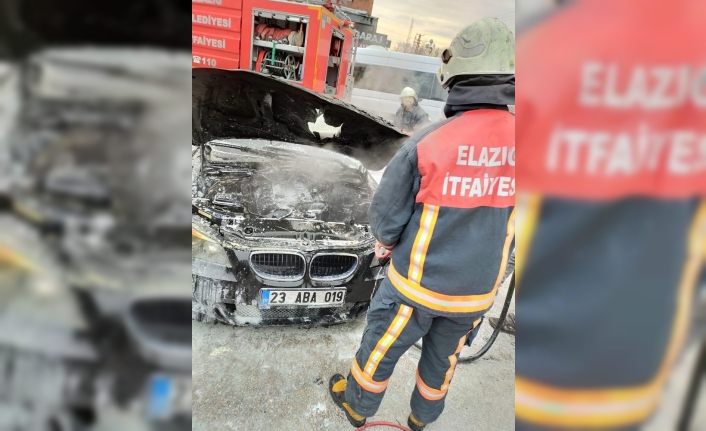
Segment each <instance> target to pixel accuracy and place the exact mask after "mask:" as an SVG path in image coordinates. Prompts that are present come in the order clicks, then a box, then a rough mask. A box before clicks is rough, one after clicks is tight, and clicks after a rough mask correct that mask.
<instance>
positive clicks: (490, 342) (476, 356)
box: [414, 270, 515, 364]
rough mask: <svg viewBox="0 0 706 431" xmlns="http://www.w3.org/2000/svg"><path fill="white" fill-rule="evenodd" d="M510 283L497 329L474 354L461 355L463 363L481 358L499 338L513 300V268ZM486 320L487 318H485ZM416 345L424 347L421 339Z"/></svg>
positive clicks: (460, 358) (459, 359)
mask: <svg viewBox="0 0 706 431" xmlns="http://www.w3.org/2000/svg"><path fill="white" fill-rule="evenodd" d="M510 277H511V278H510V284H509V285H508V288H507V294H506V295H505V303H504V304H503V308H502V311H500V316H499V317H498V323H497V324H496V325H495V329H493V333H492V334H491V335H490V338H488V341H486V342H485V344H484V345H483V347H481V348H480V350H478V352H477V353H474V354H472V355H471V356H464V357H459V358H458V362H459V363H462V364H468V363H471V362H473V361H475V360H477V359H480V358H481V357H482V356H483V355H485V354H486V353H487V352H488V350H490V348H491V347H492V346H493V343H495V339H496V338H498V334H499V333H500V328H502V327H503V325H504V324H505V319H506V318H507V313H508V310H509V309H510V303H511V302H512V296H513V294H514V292H515V271H514V270H513V271H512V273H511V275H510ZM483 320H485V319H483ZM481 324H482V322H481V323H480V324H479V325H478V326H477V327H476V328H475V329H474V331H475V330H478V328H480V325H481ZM414 346H415V347H417V348H418V349H421V348H422V343H421V342H420V341H417V342H416V343H414Z"/></svg>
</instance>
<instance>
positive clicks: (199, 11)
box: [192, 0, 354, 98]
mask: <svg viewBox="0 0 706 431" xmlns="http://www.w3.org/2000/svg"><path fill="white" fill-rule="evenodd" d="M353 38H354V34H353V29H352V24H351V23H350V21H348V20H346V19H344V18H342V17H340V16H336V14H334V13H333V12H332V11H330V10H329V9H327V8H326V7H324V6H321V5H313V4H308V3H297V2H292V1H282V0H192V66H193V67H212V68H218V69H245V70H254V71H258V72H263V73H267V74H271V75H275V76H280V77H283V78H285V79H287V80H289V81H292V82H295V83H298V84H300V85H302V86H304V87H307V88H309V89H311V90H314V91H316V92H319V93H324V94H331V95H334V96H336V97H338V98H346V97H347V94H348V90H349V88H350V81H351V78H350V77H351V73H350V72H351V67H352V64H351V57H352V50H353Z"/></svg>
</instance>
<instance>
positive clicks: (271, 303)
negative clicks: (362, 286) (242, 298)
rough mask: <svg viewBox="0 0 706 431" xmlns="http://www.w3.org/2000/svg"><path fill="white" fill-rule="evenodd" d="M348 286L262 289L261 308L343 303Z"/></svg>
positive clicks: (325, 305)
mask: <svg viewBox="0 0 706 431" xmlns="http://www.w3.org/2000/svg"><path fill="white" fill-rule="evenodd" d="M345 298H346V288H345V287H340V288H334V289H261V290H260V308H265V309H266V308H270V307H290V308H293V307H330V306H336V305H342V304H343V302H344V300H345Z"/></svg>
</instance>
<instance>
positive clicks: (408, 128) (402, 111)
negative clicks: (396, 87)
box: [395, 87, 429, 133]
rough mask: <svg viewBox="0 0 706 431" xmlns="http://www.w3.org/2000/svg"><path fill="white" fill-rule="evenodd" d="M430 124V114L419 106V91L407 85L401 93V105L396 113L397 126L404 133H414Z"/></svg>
mask: <svg viewBox="0 0 706 431" xmlns="http://www.w3.org/2000/svg"><path fill="white" fill-rule="evenodd" d="M427 124H429V114H427V113H426V111H425V110H424V109H422V107H421V106H419V97H418V96H417V92H416V91H414V89H413V88H411V87H405V88H403V89H402V92H401V93H400V107H399V109H397V113H395V127H397V128H398V129H400V130H401V131H403V132H404V133H413V132H414V131H416V130H418V129H419V128H421V127H424V126H426V125H427Z"/></svg>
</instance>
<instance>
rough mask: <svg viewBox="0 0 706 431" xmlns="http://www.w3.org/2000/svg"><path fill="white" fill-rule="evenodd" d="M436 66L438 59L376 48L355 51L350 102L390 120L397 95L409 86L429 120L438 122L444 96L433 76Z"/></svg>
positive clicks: (444, 93) (396, 106)
mask: <svg viewBox="0 0 706 431" xmlns="http://www.w3.org/2000/svg"><path fill="white" fill-rule="evenodd" d="M440 67H441V59H440V58H438V57H427V56H424V55H415V54H406V53H402V52H394V51H388V50H387V49H385V48H383V47H379V46H372V47H367V48H358V50H357V52H356V56H355V69H354V70H353V92H352V94H351V103H352V104H354V105H356V106H357V107H358V108H360V109H363V110H365V111H368V112H370V113H372V114H376V115H379V116H381V117H383V118H384V119H386V120H388V121H393V120H394V118H395V112H397V109H398V108H399V107H400V92H401V91H402V89H403V88H404V87H412V88H414V90H415V91H416V92H417V95H418V96H419V105H420V106H421V107H422V108H423V109H424V110H425V111H426V112H427V114H429V118H430V119H431V121H438V120H440V119H442V118H444V112H443V111H444V105H445V104H446V96H447V92H446V90H444V88H443V87H442V86H441V83H440V82H439V79H438V78H437V76H436V71H437V70H439V68H440Z"/></svg>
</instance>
